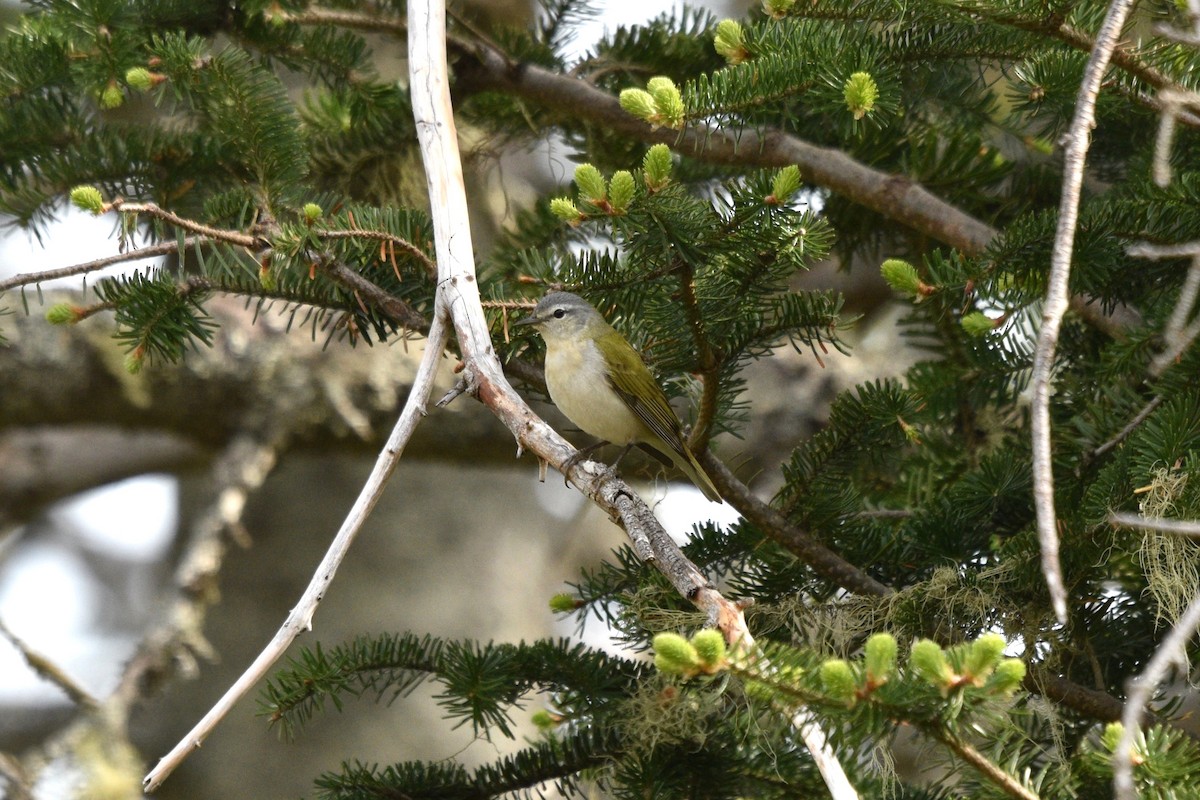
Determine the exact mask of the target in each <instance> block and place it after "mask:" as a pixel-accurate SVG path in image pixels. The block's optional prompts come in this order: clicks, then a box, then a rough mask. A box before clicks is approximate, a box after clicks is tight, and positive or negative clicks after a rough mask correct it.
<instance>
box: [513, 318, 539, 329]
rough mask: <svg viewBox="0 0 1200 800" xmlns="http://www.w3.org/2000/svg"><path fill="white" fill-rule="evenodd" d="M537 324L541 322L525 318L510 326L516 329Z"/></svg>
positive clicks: (536, 319)
mask: <svg viewBox="0 0 1200 800" xmlns="http://www.w3.org/2000/svg"><path fill="white" fill-rule="evenodd" d="M539 322H541V320H540V319H538V318H537V317H526V318H525V319H519V320H517V321H516V322H514V323H512V324H513V327H516V326H517V325H537V324H538V323H539Z"/></svg>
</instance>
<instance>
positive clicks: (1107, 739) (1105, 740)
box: [1100, 722, 1125, 753]
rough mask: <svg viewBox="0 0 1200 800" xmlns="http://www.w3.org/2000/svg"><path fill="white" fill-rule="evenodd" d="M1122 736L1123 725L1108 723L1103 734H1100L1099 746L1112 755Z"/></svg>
mask: <svg viewBox="0 0 1200 800" xmlns="http://www.w3.org/2000/svg"><path fill="white" fill-rule="evenodd" d="M1124 735H1125V726H1124V725H1122V724H1121V723H1119V722H1110V723H1108V724H1107V725H1105V726H1104V733H1102V734H1100V744H1102V745H1104V749H1105V750H1107V751H1108V752H1110V753H1112V752H1114V751H1115V750H1116V749H1117V745H1118V744H1119V743H1120V741H1121V737H1122V736H1124Z"/></svg>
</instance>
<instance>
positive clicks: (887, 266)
mask: <svg viewBox="0 0 1200 800" xmlns="http://www.w3.org/2000/svg"><path fill="white" fill-rule="evenodd" d="M879 274H881V275H882V276H883V279H884V280H885V281H887V285H888V286H891V287H892V288H893V289H895V290H896V291H897V292H900V293H901V294H906V295H909V296H916V295H917V294H919V293H920V291H921V279H920V277H918V276H917V268H916V267H914V266H913V265H912V264H910V263H908V262H907V261H905V260H903V259H900V258H889V259H888V260H887V261H884V262H883V263H882V264H880V266H879Z"/></svg>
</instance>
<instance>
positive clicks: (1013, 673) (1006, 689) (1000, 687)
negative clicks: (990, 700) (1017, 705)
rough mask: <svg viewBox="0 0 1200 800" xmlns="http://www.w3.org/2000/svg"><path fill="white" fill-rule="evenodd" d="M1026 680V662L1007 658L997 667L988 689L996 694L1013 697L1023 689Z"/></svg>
mask: <svg viewBox="0 0 1200 800" xmlns="http://www.w3.org/2000/svg"><path fill="white" fill-rule="evenodd" d="M1024 680H1025V662H1024V661H1022V660H1021V659H1019V658H1006V659H1004V660H1003V661H1001V662H1000V663H999V664H997V665H996V669H995V671H994V672H993V673H992V677H991V678H989V679H988V682H987V687H986V688H988V689H989V690H991V691H992V692H994V693H995V694H1003V695H1011V694H1012V693H1013V692H1015V691H1016V690H1017V689H1019V688H1021V682H1022V681H1024Z"/></svg>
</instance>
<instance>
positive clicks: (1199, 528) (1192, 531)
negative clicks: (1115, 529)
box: [1108, 513, 1200, 537]
mask: <svg viewBox="0 0 1200 800" xmlns="http://www.w3.org/2000/svg"><path fill="white" fill-rule="evenodd" d="M1108 521H1109V522H1111V523H1112V524H1113V525H1124V526H1126V527H1129V528H1143V529H1145V530H1150V531H1162V532H1163V533H1178V534H1179V535H1181V536H1197V537H1200V522H1193V521H1191V520H1183V519H1162V518H1161V517H1160V518H1155V519H1151V518H1150V517H1143V516H1141V515H1139V514H1124V513H1114V514H1109V515H1108Z"/></svg>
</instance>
